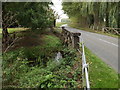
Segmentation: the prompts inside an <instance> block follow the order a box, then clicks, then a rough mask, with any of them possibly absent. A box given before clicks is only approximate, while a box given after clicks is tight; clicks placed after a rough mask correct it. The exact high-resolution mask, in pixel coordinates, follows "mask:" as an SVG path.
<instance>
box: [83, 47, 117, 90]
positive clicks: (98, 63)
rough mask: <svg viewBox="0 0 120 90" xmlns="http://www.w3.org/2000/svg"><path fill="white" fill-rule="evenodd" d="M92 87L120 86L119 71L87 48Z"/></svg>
mask: <svg viewBox="0 0 120 90" xmlns="http://www.w3.org/2000/svg"><path fill="white" fill-rule="evenodd" d="M85 52H86V59H87V62H88V63H89V78H90V84H91V88H118V73H117V72H115V71H114V70H113V69H112V68H110V67H109V66H108V65H107V64H105V63H104V62H103V61H102V60H101V59H100V58H98V57H97V56H96V55H94V54H93V53H92V52H91V51H90V50H89V49H87V48H85Z"/></svg>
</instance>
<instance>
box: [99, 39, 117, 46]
mask: <svg viewBox="0 0 120 90" xmlns="http://www.w3.org/2000/svg"><path fill="white" fill-rule="evenodd" d="M99 40H101V41H103V42H106V43H109V44H112V45H114V46H116V47H118V45H117V44H114V43H111V42H108V41H106V40H103V39H99Z"/></svg>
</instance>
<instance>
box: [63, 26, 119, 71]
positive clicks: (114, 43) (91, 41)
mask: <svg viewBox="0 0 120 90" xmlns="http://www.w3.org/2000/svg"><path fill="white" fill-rule="evenodd" d="M64 26H65V28H66V29H69V30H71V31H74V32H80V33H81V34H82V38H83V40H84V43H85V46H86V47H87V48H89V49H90V50H91V51H92V52H93V53H94V54H96V55H97V56H98V57H100V58H101V59H102V60H103V61H104V62H105V63H106V64H108V65H109V66H110V67H112V68H113V69H114V70H115V71H117V72H119V73H120V69H119V71H118V38H113V37H110V36H106V35H101V34H96V33H91V32H87V31H83V30H79V29H75V28H71V27H68V26H66V25H64Z"/></svg>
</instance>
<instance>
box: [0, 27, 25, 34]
mask: <svg viewBox="0 0 120 90" xmlns="http://www.w3.org/2000/svg"><path fill="white" fill-rule="evenodd" d="M26 29H27V28H8V33H13V32H19V31H24V30H26ZM0 33H2V28H0Z"/></svg>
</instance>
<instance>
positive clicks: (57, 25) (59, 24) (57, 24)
mask: <svg viewBox="0 0 120 90" xmlns="http://www.w3.org/2000/svg"><path fill="white" fill-rule="evenodd" d="M64 24H66V23H63V22H57V23H56V27H60V26H61V25H64Z"/></svg>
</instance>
